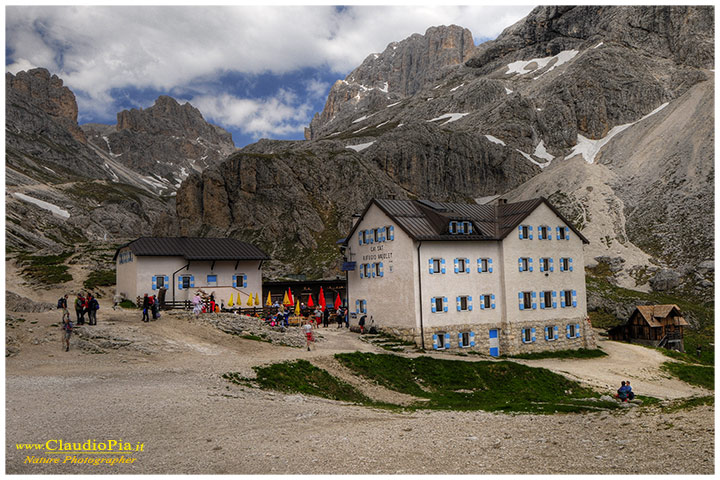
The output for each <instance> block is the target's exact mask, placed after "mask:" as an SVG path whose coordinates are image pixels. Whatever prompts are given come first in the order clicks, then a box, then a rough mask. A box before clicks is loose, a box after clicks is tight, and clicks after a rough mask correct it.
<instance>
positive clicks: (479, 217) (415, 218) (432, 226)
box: [344, 197, 590, 244]
mask: <svg viewBox="0 0 720 480" xmlns="http://www.w3.org/2000/svg"><path fill="white" fill-rule="evenodd" d="M373 204H375V205H377V206H378V208H380V210H382V211H383V212H384V213H385V214H386V215H387V216H388V217H390V219H391V220H392V221H393V222H395V223H396V224H397V226H398V227H399V228H401V229H403V230H404V231H405V233H407V234H408V235H409V236H410V237H411V238H413V239H415V240H423V241H425V240H438V241H468V240H470V241H472V240H474V241H478V240H502V239H503V238H505V237H506V236H507V235H508V234H510V232H512V231H513V230H514V229H515V228H516V227H517V226H518V225H520V223H521V222H522V221H523V220H524V219H525V218H526V217H527V216H528V215H530V213H532V212H533V211H534V210H535V209H536V208H537V207H539V206H540V205H541V204H545V205H547V206H548V207H549V208H550V209H551V210H552V211H553V212H554V213H555V214H556V215H557V216H558V217H560V219H561V220H562V221H563V222H564V223H565V224H566V225H567V226H568V227H570V228H571V229H572V230H573V232H575V234H576V235H577V236H578V238H580V239H581V240H582V241H583V243H590V242H589V241H588V240H587V238H585V237H584V236H583V235H582V234H581V233H580V232H579V231H578V230H577V229H576V228H575V227H574V226H573V225H572V224H571V223H570V222H569V221H568V220H567V219H566V218H565V217H563V215H562V214H561V213H560V212H559V211H558V210H557V209H556V208H555V207H554V206H553V205H552V204H551V203H550V202H548V201H547V199H545V198H544V197H539V198H534V199H532V200H526V201H522V202H516V203H501V204H497V205H481V204H477V203H450V202H433V201H429V200H395V199H373V200H371V201H370V202H369V203H368V205H367V206H366V207H365V211H364V212H363V213H362V215H361V217H364V216H365V214H366V213H367V211H368V209H369V208H370V207H371V206H372V205H373ZM452 220H456V221H469V222H471V223H472V224H473V234H472V235H456V234H451V233H449V232H448V231H447V227H448V225H449V222H450V221H452ZM359 224H360V222H357V223H356V224H355V226H354V227H353V228H352V230H351V231H350V232H349V233H348V236H347V237H346V238H345V242H344V243H345V244H347V243H348V241H349V239H350V238H351V237H352V236H353V235H354V234H355V231H356V230H357V227H358V225H359Z"/></svg>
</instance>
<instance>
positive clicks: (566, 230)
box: [565, 227, 570, 240]
mask: <svg viewBox="0 0 720 480" xmlns="http://www.w3.org/2000/svg"><path fill="white" fill-rule="evenodd" d="M565 240H570V227H565Z"/></svg>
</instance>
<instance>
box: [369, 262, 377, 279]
mask: <svg viewBox="0 0 720 480" xmlns="http://www.w3.org/2000/svg"><path fill="white" fill-rule="evenodd" d="M375 265H376V264H374V263H373V264H372V267H370V268H372V278H375Z"/></svg>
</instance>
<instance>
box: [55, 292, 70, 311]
mask: <svg viewBox="0 0 720 480" xmlns="http://www.w3.org/2000/svg"><path fill="white" fill-rule="evenodd" d="M67 298H68V296H67V293H66V294H65V296H64V297H60V299H59V300H58V303H57V308H67Z"/></svg>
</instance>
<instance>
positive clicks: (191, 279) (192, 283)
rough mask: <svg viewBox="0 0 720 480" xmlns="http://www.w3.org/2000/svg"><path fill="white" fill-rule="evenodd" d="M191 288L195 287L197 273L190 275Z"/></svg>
mask: <svg viewBox="0 0 720 480" xmlns="http://www.w3.org/2000/svg"><path fill="white" fill-rule="evenodd" d="M190 288H195V275H190Z"/></svg>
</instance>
